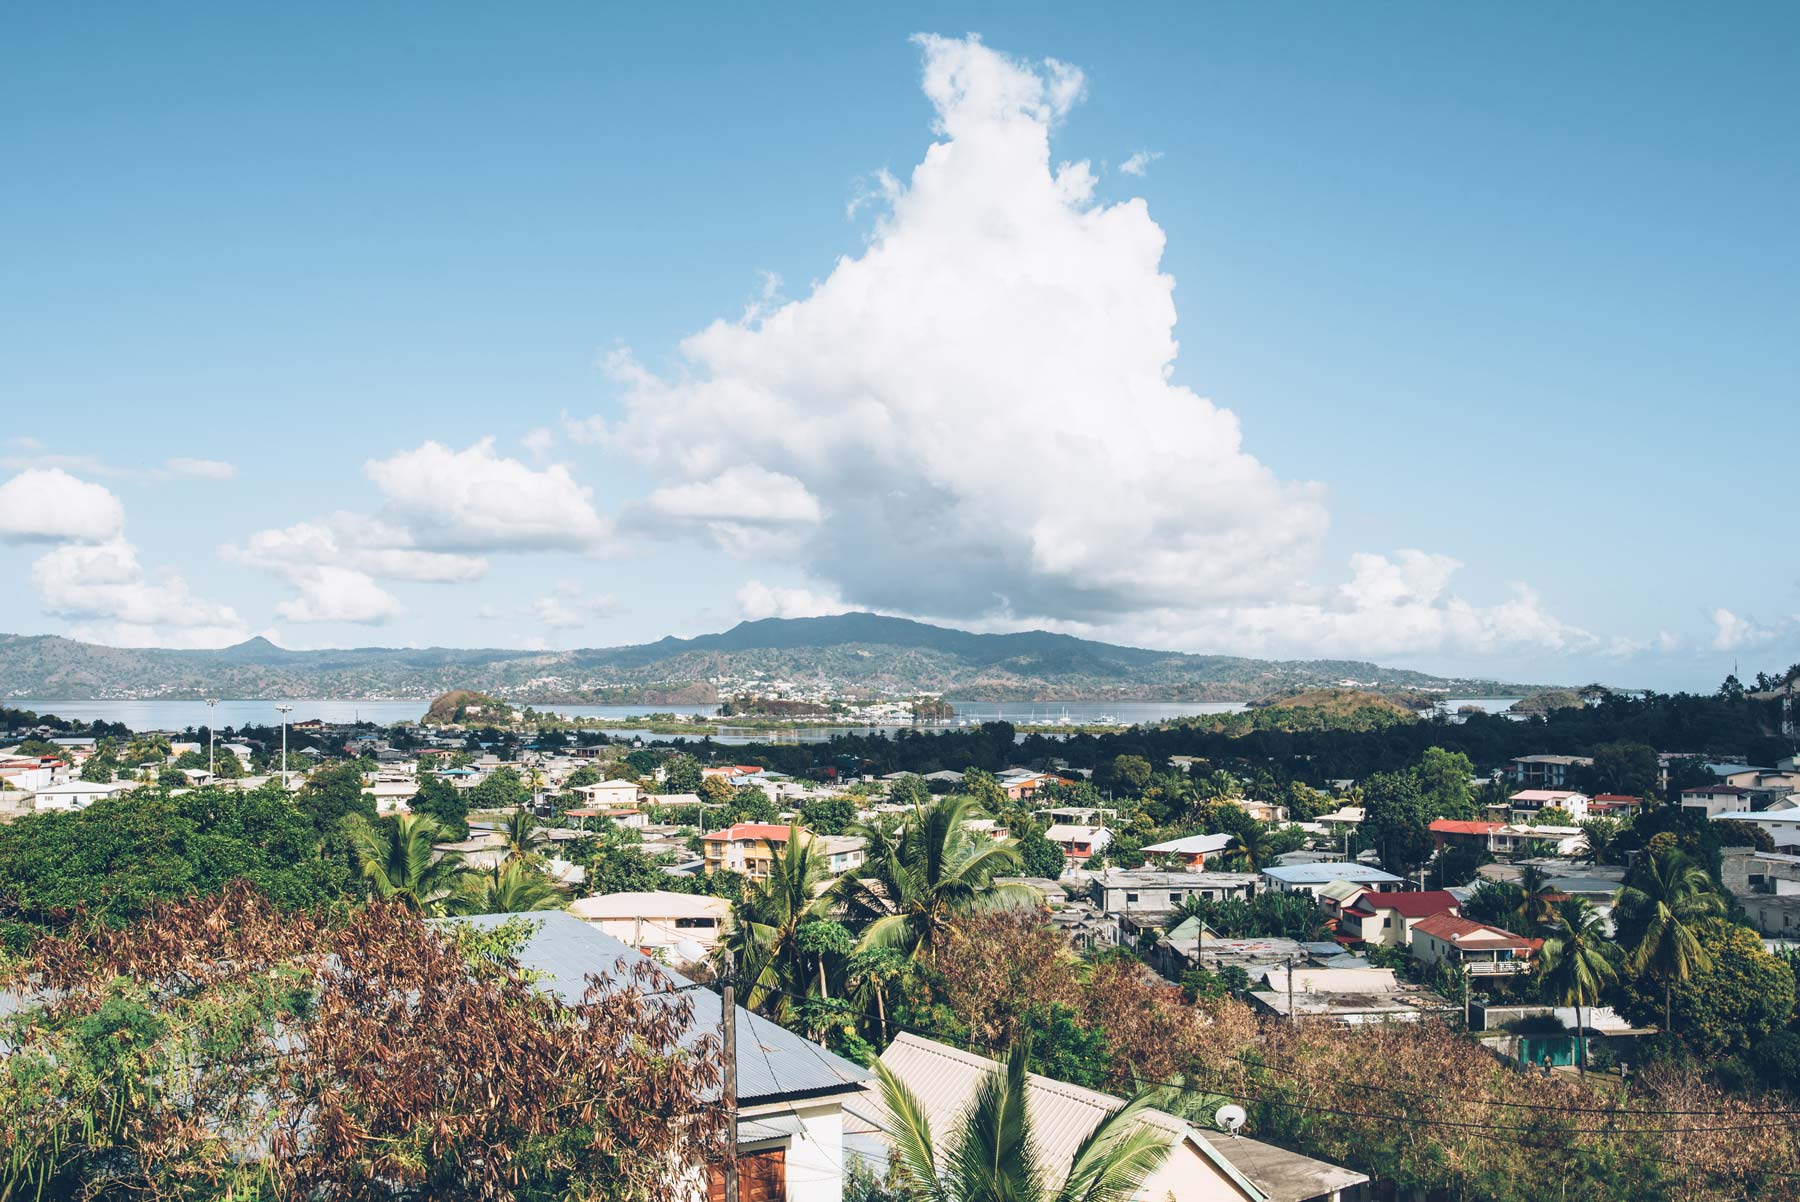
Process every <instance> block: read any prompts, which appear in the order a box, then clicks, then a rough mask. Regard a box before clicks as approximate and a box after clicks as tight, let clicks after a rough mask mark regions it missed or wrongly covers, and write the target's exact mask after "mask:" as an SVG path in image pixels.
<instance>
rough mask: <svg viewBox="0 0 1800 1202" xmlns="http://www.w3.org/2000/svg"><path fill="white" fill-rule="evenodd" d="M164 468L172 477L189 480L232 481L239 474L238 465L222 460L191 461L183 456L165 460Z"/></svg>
mask: <svg viewBox="0 0 1800 1202" xmlns="http://www.w3.org/2000/svg"><path fill="white" fill-rule="evenodd" d="M163 467H164V468H165V469H166V470H167V471H168V472H169V474H170V475H172V476H181V477H184V478H185V479H189V480H230V479H231V478H232V477H234V476H236V475H237V474H238V470H237V467H236V465H234V464H230V463H226V462H225V461H224V460H222V459H189V458H187V457H186V456H181V455H178V456H176V457H175V458H173V459H168V460H165V461H164V462H163Z"/></svg>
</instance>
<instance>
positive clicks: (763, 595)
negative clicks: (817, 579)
mask: <svg viewBox="0 0 1800 1202" xmlns="http://www.w3.org/2000/svg"><path fill="white" fill-rule="evenodd" d="M737 603H738V610H739V612H741V613H742V614H743V615H744V617H745V618H747V619H749V620H750V621H756V620H757V619H759V618H817V617H821V616H823V615H825V614H836V613H843V612H844V611H845V610H846V609H848V608H849V606H847V605H846V604H844V600H843V598H841V597H839V596H837V594H835V593H831V592H825V591H821V590H817V589H809V588H791V587H786V586H783V585H775V584H764V583H763V582H762V581H760V580H752V581H750V582H749V583H747V584H745V585H744V586H743V587H742V588H740V589H738V591H737Z"/></svg>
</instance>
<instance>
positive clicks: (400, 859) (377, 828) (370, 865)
mask: <svg viewBox="0 0 1800 1202" xmlns="http://www.w3.org/2000/svg"><path fill="white" fill-rule="evenodd" d="M344 828H345V833H346V834H347V835H348V836H349V839H350V846H351V848H352V849H353V850H354V851H355V853H356V859H357V864H358V866H359V867H360V868H361V870H362V875H363V879H364V880H366V881H368V882H369V885H370V887H371V888H372V889H374V890H375V892H376V894H377V895H379V896H381V897H385V898H387V899H389V900H391V901H397V902H400V903H401V904H402V905H404V906H406V907H407V909H409V910H413V911H416V912H418V913H420V914H430V915H441V914H443V913H444V912H445V911H446V910H447V909H448V908H449V904H450V902H451V900H452V899H453V898H455V897H456V895H457V893H458V892H459V886H460V883H461V879H462V876H463V874H464V873H465V872H466V871H467V869H466V868H465V867H464V865H463V858H462V854H461V853H460V852H445V853H443V854H442V855H439V854H438V853H437V852H435V851H434V850H433V848H432V846H431V845H432V843H433V841H435V840H436V839H437V838H438V836H439V835H440V834H441V833H442V831H441V830H440V829H439V827H438V824H437V823H436V822H434V821H432V820H431V819H430V818H428V817H426V816H425V815H423V814H400V815H397V816H395V817H393V818H388V819H383V820H381V822H379V823H373V822H370V821H369V820H368V819H367V818H365V817H363V816H362V815H361V814H352V815H351V816H350V817H348V818H346V819H344Z"/></svg>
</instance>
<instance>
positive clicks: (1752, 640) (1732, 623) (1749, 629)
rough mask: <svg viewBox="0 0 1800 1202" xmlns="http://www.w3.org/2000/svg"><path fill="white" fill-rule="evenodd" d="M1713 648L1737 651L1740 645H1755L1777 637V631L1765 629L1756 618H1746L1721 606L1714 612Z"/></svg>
mask: <svg viewBox="0 0 1800 1202" xmlns="http://www.w3.org/2000/svg"><path fill="white" fill-rule="evenodd" d="M1712 622H1713V640H1712V645H1713V650H1715V651H1736V650H1738V649H1739V648H1740V647H1754V646H1756V645H1757V644H1759V643H1766V642H1768V641H1769V640H1770V639H1772V638H1774V637H1775V632H1774V631H1772V630H1768V629H1765V628H1764V627H1763V626H1761V625H1759V624H1758V623H1757V622H1756V621H1755V620H1754V619H1752V618H1746V617H1743V616H1741V615H1739V614H1735V613H1733V612H1731V611H1730V610H1729V609H1724V608H1719V609H1715V610H1713V612H1712Z"/></svg>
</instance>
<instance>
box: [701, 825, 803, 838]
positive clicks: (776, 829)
mask: <svg viewBox="0 0 1800 1202" xmlns="http://www.w3.org/2000/svg"><path fill="white" fill-rule="evenodd" d="M787 837H788V828H787V827H785V826H777V825H776V824H775V823H773V822H740V823H738V824H737V825H736V826H731V827H727V828H726V829H724V830H722V831H714V832H713V833H712V834H710V835H705V836H702V838H703V839H704V840H705V842H707V843H738V842H741V841H743V840H745V839H767V840H769V841H770V842H771V843H786V842H787Z"/></svg>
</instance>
